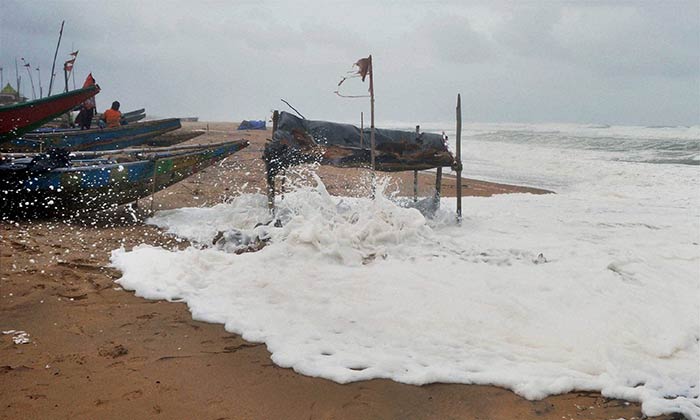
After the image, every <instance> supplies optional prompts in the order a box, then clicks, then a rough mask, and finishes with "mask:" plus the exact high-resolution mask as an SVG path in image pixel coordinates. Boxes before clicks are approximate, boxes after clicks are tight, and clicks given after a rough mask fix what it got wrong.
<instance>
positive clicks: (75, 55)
mask: <svg viewBox="0 0 700 420" xmlns="http://www.w3.org/2000/svg"><path fill="white" fill-rule="evenodd" d="M78 51H80V50H75V51H73V52H72V53H70V55H72V56H73V57H77V56H78Z"/></svg>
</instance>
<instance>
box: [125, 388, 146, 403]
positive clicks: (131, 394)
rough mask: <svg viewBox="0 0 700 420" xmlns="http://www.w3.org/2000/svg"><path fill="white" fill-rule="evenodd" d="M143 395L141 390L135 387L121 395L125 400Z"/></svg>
mask: <svg viewBox="0 0 700 420" xmlns="http://www.w3.org/2000/svg"><path fill="white" fill-rule="evenodd" d="M142 396H143V391H141V390H140V389H137V390H136V391H131V392H127V393H126V394H124V395H122V399H125V400H127V401H131V400H135V399H137V398H141V397H142Z"/></svg>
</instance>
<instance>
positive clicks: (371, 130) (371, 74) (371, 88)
mask: <svg viewBox="0 0 700 420" xmlns="http://www.w3.org/2000/svg"><path fill="white" fill-rule="evenodd" d="M369 98H370V99H369V102H370V128H369V142H370V148H371V150H370V156H371V159H372V191H371V198H372V199H374V196H375V193H376V188H377V186H376V183H377V173H376V171H377V167H376V163H375V154H376V153H375V146H376V145H375V142H374V68H373V66H372V54H370V55H369Z"/></svg>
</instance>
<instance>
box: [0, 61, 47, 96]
mask: <svg viewBox="0 0 700 420" xmlns="http://www.w3.org/2000/svg"><path fill="white" fill-rule="evenodd" d="M36 72H37V74H38V79H39V98H43V97H44V88H43V87H41V70H40V69H39V66H36ZM1 84H2V83H0V85H1Z"/></svg>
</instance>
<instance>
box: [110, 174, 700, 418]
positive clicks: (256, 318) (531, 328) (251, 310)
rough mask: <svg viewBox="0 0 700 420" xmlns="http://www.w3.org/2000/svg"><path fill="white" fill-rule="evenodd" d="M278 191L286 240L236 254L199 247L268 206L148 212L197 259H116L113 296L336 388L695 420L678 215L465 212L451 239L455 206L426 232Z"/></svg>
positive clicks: (469, 202)
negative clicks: (549, 402) (491, 396)
mask: <svg viewBox="0 0 700 420" xmlns="http://www.w3.org/2000/svg"><path fill="white" fill-rule="evenodd" d="M290 190H291V191H288V192H287V193H286V194H285V198H284V200H279V201H278V202H277V205H278V213H277V214H278V217H279V218H280V219H281V220H282V227H279V228H276V227H274V226H272V227H269V226H268V227H266V229H267V231H268V232H269V236H270V239H269V243H268V245H267V246H266V247H264V248H262V249H261V250H259V251H258V252H251V253H244V254H241V255H236V254H233V253H229V252H225V251H223V250H219V249H216V248H214V247H211V246H209V245H208V244H210V243H211V240H212V238H213V237H214V236H215V234H216V233H217V232H218V231H222V230H227V229H231V228H237V229H242V230H244V231H248V230H250V231H251V232H252V230H254V229H255V225H256V224H257V223H260V222H265V221H269V220H270V214H269V212H268V210H267V202H266V197H264V196H262V195H260V194H251V195H246V194H244V195H241V196H239V197H236V198H234V199H232V200H230V202H228V203H226V204H220V205H217V206H215V207H212V208H200V209H180V210H173V211H168V212H160V213H158V214H157V215H156V216H155V217H154V218H153V219H151V221H152V223H156V224H158V225H159V226H161V227H163V228H165V229H167V230H168V231H169V232H171V233H173V234H177V235H180V236H182V237H183V238H185V239H188V240H190V241H195V242H199V243H200V246H193V247H189V248H187V249H184V250H179V251H169V250H166V249H162V248H157V247H151V246H139V247H136V248H134V249H133V250H131V251H126V250H117V251H114V252H113V254H112V262H113V264H114V266H115V267H117V268H118V269H120V270H121V271H122V272H123V276H122V278H121V279H120V280H118V283H119V284H120V285H121V286H123V287H124V288H125V289H127V290H134V291H135V292H136V293H137V295H139V296H143V297H146V298H149V299H168V300H174V299H177V300H183V301H185V302H187V304H188V307H189V308H190V310H191V312H192V315H193V317H194V318H195V319H197V320H202V321H207V322H217V323H222V324H224V326H225V328H226V330H227V331H230V332H233V333H239V334H241V335H242V336H243V338H245V339H247V340H251V341H256V342H264V343H266V345H267V347H268V349H269V350H270V352H271V353H272V360H273V361H274V362H275V363H276V364H278V365H280V366H283V367H291V368H293V369H294V370H296V371H297V372H300V373H303V374H307V375H312V376H320V377H324V378H328V379H331V380H334V381H337V382H341V383H344V382H349V381H356V380H363V379H370V378H391V379H393V380H396V381H400V382H405V383H411V384H425V383H431V382H458V383H476V384H495V385H499V386H504V387H507V388H510V389H512V390H514V391H515V392H517V393H519V394H520V395H523V396H525V397H527V398H533V399H534V398H543V397H545V396H547V395H551V394H557V393H562V392H567V391H571V390H577V389H578V390H598V391H601V392H602V393H603V394H604V395H605V396H608V397H620V398H626V399H631V400H637V401H642V402H643V410H644V412H645V413H646V414H648V415H654V414H660V413H664V412H673V411H675V412H682V413H685V414H686V415H688V416H689V417H691V418H694V417H697V416H698V415H699V414H698V411H697V407H696V405H695V404H696V403H697V397H698V388H697V383H698V380H699V374H698V366H697V357H698V352H699V351H700V349H699V346H698V339H699V337H698V331H699V330H700V325H699V321H698V303H697V295H698V292H699V291H700V290H699V285H698V282H697V277H696V275H697V267H698V263H699V262H700V258H699V257H698V248H697V243H696V242H694V241H696V240H697V238H694V234H693V232H691V231H690V230H689V229H685V228H683V225H684V224H687V223H686V222H687V221H688V220H689V219H688V218H689V214H688V211H687V209H686V208H685V207H681V206H677V205H676V204H678V203H675V204H670V205H667V206H663V205H661V203H654V204H655V205H654V206H649V205H645V204H644V201H643V200H644V199H643V198H639V200H642V201H640V202H639V203H638V202H637V201H635V200H637V198H635V197H636V195H634V194H632V195H630V194H627V195H623V196H620V195H614V194H608V192H602V193H601V194H599V195H597V196H596V197H595V199H589V201H586V202H583V203H582V200H581V198H580V197H579V196H577V195H574V194H557V195H545V196H535V195H529V194H517V195H510V196H500V197H492V198H476V197H471V198H467V199H465V208H466V209H469V211H468V212H467V214H466V217H465V219H464V222H463V224H462V225H461V226H457V225H455V224H454V223H453V222H447V221H448V220H450V221H453V220H454V218H453V217H451V214H450V212H449V211H448V210H445V209H447V208H452V206H453V200H452V199H443V210H441V212H439V213H438V217H437V218H436V220H433V221H431V220H428V219H426V218H425V217H423V215H421V214H420V212H418V211H417V210H415V209H408V208H403V207H400V206H397V205H396V204H395V203H394V202H393V201H391V200H390V199H388V198H386V197H385V196H384V195H383V194H381V193H380V194H377V197H376V199H375V200H370V199H368V198H349V197H333V196H330V195H329V194H328V193H327V191H326V190H325V187H324V186H323V184H322V183H321V182H320V181H318V180H316V185H306V186H298V187H294V188H290ZM379 191H381V189H380V190H379ZM642 197H643V195H642ZM443 213H444V214H443ZM660 216H662V217H660ZM442 221H445V222H444V223H443V222H442ZM258 228H259V227H258ZM201 244H207V246H203V245H201ZM539 254H542V255H543V257H546V258H544V260H542V259H540V258H539ZM540 261H541V262H542V263H538V262H540Z"/></svg>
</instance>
